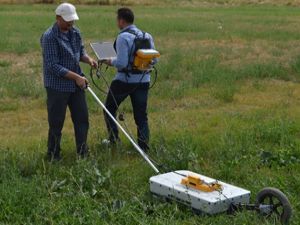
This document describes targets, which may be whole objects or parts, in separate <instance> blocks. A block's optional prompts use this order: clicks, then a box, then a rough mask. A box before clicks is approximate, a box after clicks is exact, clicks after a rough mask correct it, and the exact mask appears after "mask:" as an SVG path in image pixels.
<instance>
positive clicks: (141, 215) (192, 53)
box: [0, 5, 300, 225]
mask: <svg viewBox="0 0 300 225" xmlns="http://www.w3.org/2000/svg"><path fill="white" fill-rule="evenodd" d="M54 8H55V6H54V5H48V6H47V5H46V6H42V5H33V6H9V5H6V6H2V5H1V7H0V27H1V38H0V118H1V119H0V128H1V129H0V209H1V210H0V224H1V225H2V224H3V225H4V224H5V225H6V224H11V225H14V224H43V225H44V224H112V225H117V224H120V225H125V224H127V225H133V224H169V225H182V224H184V225H192V224H195V225H196V224H207V225H208V224H214V225H216V224H219V225H224V224H238V225H241V224H251V225H252V224H278V223H277V222H276V221H272V220H265V219H264V218H261V217H259V216H257V214H256V213H255V212H241V213H238V214H237V215H236V216H228V215H226V214H221V215H217V216H213V217H209V216H196V215H194V214H192V212H191V210H190V209H187V208H184V207H182V206H180V205H177V204H168V203H163V202H158V201H155V200H153V199H152V198H151V196H150V194H149V191H148V190H149V185H148V179H149V177H150V176H151V175H153V174H154V173H153V171H152V170H151V168H149V166H148V165H147V164H146V163H144V161H143V160H142V159H141V157H140V156H139V155H138V154H137V153H136V152H135V151H134V149H133V148H132V147H131V146H130V144H129V143H128V141H127V140H125V138H123V144H122V145H121V146H120V147H119V148H117V149H110V148H107V147H106V146H103V145H102V144H101V140H102V139H103V138H105V137H106V132H105V126H104V122H103V118H102V110H101V109H100V108H99V107H98V105H96V103H95V102H94V101H93V99H92V98H91V96H89V95H88V94H87V97H88V102H89V108H90V120H91V129H90V134H89V144H90V147H91V157H90V158H89V159H87V160H77V159H76V154H75V146H74V139H73V128H72V124H71V120H70V118H69V116H68V117H67V120H66V123H65V127H64V130H63V141H62V148H63V151H62V154H63V160H62V161H61V162H59V163H55V164H50V163H48V162H46V161H44V154H45V152H46V137H47V114H46V106H45V91H44V89H43V85H42V72H41V69H42V68H41V53H40V46H39V38H40V36H41V34H42V33H43V31H44V30H46V29H47V27H49V26H50V25H51V24H52V23H53V22H54V20H53V19H54V16H53V13H52V12H53V10H54ZM133 8H134V10H135V12H136V17H137V21H136V22H137V25H138V26H139V27H141V28H142V29H144V30H147V31H148V32H150V33H152V34H153V36H154V37H155V41H156V46H157V48H158V49H159V50H160V51H161V53H162V57H161V60H160V63H159V78H158V81H157V85H156V86H155V88H154V89H152V90H151V94H150V100H149V101H150V103H149V105H150V106H149V116H150V126H151V132H152V138H151V147H152V150H151V156H152V157H153V158H156V159H159V160H160V161H161V162H163V163H164V164H165V165H167V166H168V167H170V168H172V169H174V170H175V169H189V170H192V171H195V172H198V173H202V174H206V175H208V176H211V177H214V178H217V179H220V180H223V181H226V182H229V183H232V184H234V185H237V186H240V187H244V188H246V189H249V190H251V191H252V192H253V195H252V200H253V201H254V200H255V193H257V192H258V191H259V190H260V189H261V188H263V187H265V186H274V187H277V188H280V189H281V190H282V191H284V192H285V193H286V195H287V196H288V197H289V199H290V201H291V203H292V205H293V209H294V215H293V218H292V221H291V224H294V225H297V224H299V220H300V213H299V210H300V203H299V193H300V176H299V175H300V150H299V147H300V84H299V80H300V77H299V75H300V46H299V38H300V9H299V8H296V7H289V6H280V7H275V6H266V5H265V6H255V5H253V6H235V7H233V6H232V7H226V8H222V7H220V6H215V7H205V6H202V7H193V6H190V5H186V6H184V7H181V8H178V7H176V6H169V7H166V6H147V7H145V6H136V7H133ZM115 10H116V7H113V6H105V7H104V6H101V7H100V6H80V7H78V12H79V15H80V17H81V20H80V21H79V22H78V23H77V25H78V27H79V28H80V29H81V31H82V34H83V37H84V40H85V44H86V47H87V50H88V51H89V52H91V49H90V48H89V47H88V43H89V42H91V41H95V40H113V37H114V36H115V35H116V34H117V32H118V31H117V29H116V27H115V19H114V18H115ZM83 68H84V70H85V72H86V73H88V71H89V68H88V67H85V66H84V67H83ZM113 72H114V71H113V70H111V71H109V75H107V76H108V77H109V79H110V80H111V79H112V77H113ZM99 96H101V98H102V99H104V98H105V96H103V95H101V94H100V93H99ZM122 110H124V111H125V112H126V115H127V116H126V118H127V123H128V124H129V128H130V129H131V130H132V131H134V129H135V128H134V122H133V119H132V116H131V108H130V104H129V101H127V102H126V104H125V105H124V106H123V107H122Z"/></svg>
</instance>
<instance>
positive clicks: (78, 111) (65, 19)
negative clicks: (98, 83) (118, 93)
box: [41, 3, 97, 160]
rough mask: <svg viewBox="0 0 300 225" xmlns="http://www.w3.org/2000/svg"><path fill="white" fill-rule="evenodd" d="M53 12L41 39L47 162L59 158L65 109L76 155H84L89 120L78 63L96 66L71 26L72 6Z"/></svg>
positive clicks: (73, 10)
mask: <svg viewBox="0 0 300 225" xmlns="http://www.w3.org/2000/svg"><path fill="white" fill-rule="evenodd" d="M55 13H56V23H55V24H54V25H53V26H52V27H50V28H49V29H48V30H47V31H46V32H45V33H44V34H43V35H42V37H41V46H42V50H43V70H44V86H45V88H46V91H47V110H48V123H49V133H48V152H47V155H48V157H49V159H50V160H53V159H54V160H59V159H60V139H61V131H62V128H63V124H64V120H65V114H66V108H67V106H68V107H69V109H70V112H71V117H72V121H73V124H74V131H75V139H76V147H77V153H78V155H80V156H82V157H84V156H86V155H87V153H88V146H87V143H86V142H87V134H88V128H89V121H88V109H87V104H86V99H85V93H84V90H83V89H84V88H85V87H86V85H87V83H88V81H87V79H86V78H85V77H84V75H83V73H82V71H81V68H80V65H79V62H80V61H81V62H84V63H88V64H89V65H91V66H93V67H96V66H97V63H96V61H94V60H93V59H92V58H90V57H89V56H88V55H87V53H86V52H85V49H84V46H83V43H82V39H81V36H80V32H79V30H78V29H76V28H75V27H74V26H73V25H74V21H75V20H78V19H79V18H78V15H77V13H76V9H75V7H74V6H73V5H71V4H69V3H63V4H61V5H59V6H58V7H57V9H56V11H55Z"/></svg>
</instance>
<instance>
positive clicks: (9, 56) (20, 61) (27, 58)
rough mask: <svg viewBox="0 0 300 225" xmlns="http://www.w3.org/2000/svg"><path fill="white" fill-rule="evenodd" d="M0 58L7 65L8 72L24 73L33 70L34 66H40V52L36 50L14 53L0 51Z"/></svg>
mask: <svg viewBox="0 0 300 225" xmlns="http://www.w3.org/2000/svg"><path fill="white" fill-rule="evenodd" d="M0 60H1V61H5V62H7V63H8V65H9V67H10V68H9V69H10V72H13V73H15V72H20V71H22V73H25V74H29V73H33V72H35V69H36V68H40V67H41V66H42V58H41V54H40V53H38V52H34V53H27V54H22V55H19V54H15V53H3V52H1V53H0Z"/></svg>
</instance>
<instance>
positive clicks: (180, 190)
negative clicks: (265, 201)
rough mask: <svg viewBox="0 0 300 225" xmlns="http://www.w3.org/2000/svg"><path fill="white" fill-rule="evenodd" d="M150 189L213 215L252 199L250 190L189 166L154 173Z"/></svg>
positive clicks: (155, 193)
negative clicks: (206, 174)
mask: <svg viewBox="0 0 300 225" xmlns="http://www.w3.org/2000/svg"><path fill="white" fill-rule="evenodd" d="M216 186H217V187H216ZM150 191H151V193H153V194H154V195H156V196H160V197H164V198H166V199H169V200H175V201H178V202H181V203H183V204H185V205H187V206H190V207H191V208H192V209H194V210H198V211H199V212H204V213H207V214H211V215H212V214H216V213H221V212H225V211H227V210H228V206H229V205H230V204H237V205H238V204H248V203H249V201H250V191H248V190H245V189H242V188H239V187H235V186H233V185H230V184H226V183H224V182H221V181H218V182H216V180H215V179H212V178H209V177H206V176H203V175H200V174H195V173H193V172H191V171H187V170H179V171H175V172H169V173H164V174H160V175H157V176H153V177H151V178H150Z"/></svg>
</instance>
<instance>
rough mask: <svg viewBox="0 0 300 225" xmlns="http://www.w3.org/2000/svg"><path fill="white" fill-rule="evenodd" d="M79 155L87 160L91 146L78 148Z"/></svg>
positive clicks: (85, 145)
mask: <svg viewBox="0 0 300 225" xmlns="http://www.w3.org/2000/svg"><path fill="white" fill-rule="evenodd" d="M77 155H78V156H79V157H80V158H82V159H83V158H87V157H88V156H89V146H88V145H87V144H85V143H84V144H82V145H81V146H80V147H77Z"/></svg>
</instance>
